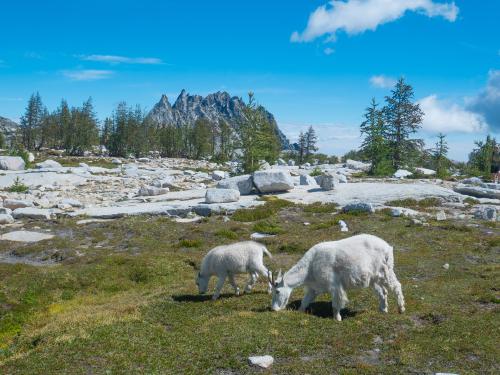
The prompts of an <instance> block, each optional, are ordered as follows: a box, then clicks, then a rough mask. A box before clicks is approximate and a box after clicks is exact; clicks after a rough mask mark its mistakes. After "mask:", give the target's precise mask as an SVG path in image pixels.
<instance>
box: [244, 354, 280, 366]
mask: <svg viewBox="0 0 500 375" xmlns="http://www.w3.org/2000/svg"><path fill="white" fill-rule="evenodd" d="M273 362H274V358H273V357H272V356H270V355H262V356H253V357H248V363H250V364H251V365H252V366H258V367H261V368H269V367H271V365H272V364H273Z"/></svg>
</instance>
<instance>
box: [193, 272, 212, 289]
mask: <svg viewBox="0 0 500 375" xmlns="http://www.w3.org/2000/svg"><path fill="white" fill-rule="evenodd" d="M208 281H209V277H207V276H202V274H201V272H198V274H197V275H196V285H197V286H198V292H199V293H200V294H205V293H206V292H207V289H208Z"/></svg>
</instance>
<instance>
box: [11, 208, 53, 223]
mask: <svg viewBox="0 0 500 375" xmlns="http://www.w3.org/2000/svg"><path fill="white" fill-rule="evenodd" d="M52 214H53V213H52V211H51V210H48V209H45V208H35V207H24V208H17V209H15V210H14V211H12V216H13V217H14V219H23V218H26V219H45V220H50V219H51V218H52Z"/></svg>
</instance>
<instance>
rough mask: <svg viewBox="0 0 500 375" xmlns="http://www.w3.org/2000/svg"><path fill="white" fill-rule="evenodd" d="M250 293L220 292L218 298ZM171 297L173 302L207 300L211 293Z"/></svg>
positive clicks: (209, 298)
mask: <svg viewBox="0 0 500 375" xmlns="http://www.w3.org/2000/svg"><path fill="white" fill-rule="evenodd" d="M250 294H267V293H266V292H264V291H262V292H261V291H256V292H252V293H250ZM250 294H249V293H243V294H240V295H239V296H237V295H236V294H234V293H224V294H221V295H220V296H219V298H218V300H221V299H230V298H242V297H245V296H248V295H250ZM172 299H173V300H174V301H175V302H208V301H211V300H212V294H210V293H208V294H179V295H174V296H172Z"/></svg>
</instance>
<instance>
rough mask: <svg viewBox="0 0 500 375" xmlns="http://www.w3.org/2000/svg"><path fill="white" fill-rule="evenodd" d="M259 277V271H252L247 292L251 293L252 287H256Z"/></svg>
mask: <svg viewBox="0 0 500 375" xmlns="http://www.w3.org/2000/svg"><path fill="white" fill-rule="evenodd" d="M258 278H259V275H258V274H257V272H250V279H249V280H248V282H247V285H246V286H245V293H250V292H251V291H252V288H253V287H254V285H255V283H256V282H257V279H258Z"/></svg>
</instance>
